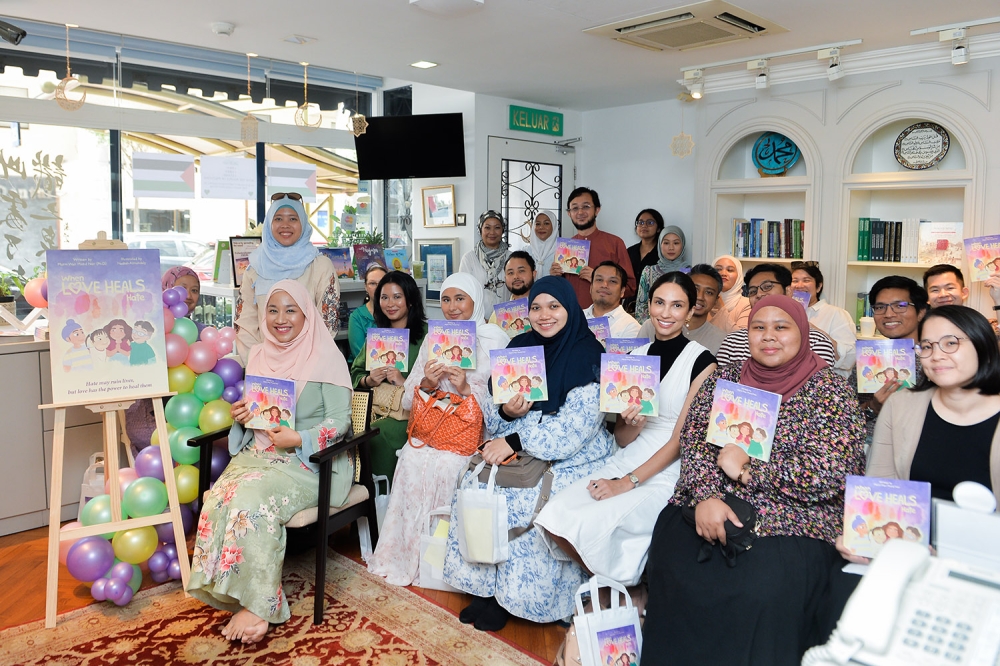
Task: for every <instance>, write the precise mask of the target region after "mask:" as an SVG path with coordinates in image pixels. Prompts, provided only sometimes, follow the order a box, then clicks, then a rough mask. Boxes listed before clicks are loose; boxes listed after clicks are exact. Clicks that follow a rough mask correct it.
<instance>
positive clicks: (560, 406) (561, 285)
mask: <svg viewBox="0 0 1000 666" xmlns="http://www.w3.org/2000/svg"><path fill="white" fill-rule="evenodd" d="M530 303H531V306H530V310H529V313H528V318H529V320H530V321H531V331H529V332H527V333H522V334H521V335H518V336H517V337H515V338H514V339H513V340H511V341H510V344H509V345H508V347H509V348H511V347H533V346H542V347H543V348H544V350H545V368H546V374H547V376H548V377H547V385H548V400H546V401H536V402H530V401H528V400H525V398H524V395H522V394H520V393H519V394H517V395H516V396H514V397H513V398H511V399H510V401H508V402H507V403H506V404H504V405H492V404H491V405H486V406H484V407H483V417H484V419H485V423H486V429H487V431H488V432H489V434H490V436H491V437H492V438H493V439H490V440H488V441H487V442H486V443H485V445H484V447H483V458H484V459H485V460H486V461H487V462H488V463H493V464H496V463H499V462H501V461H503V460H506V459H507V458H509V457H510V456H512V455H513V454H514V453H515V452H517V451H524V452H525V453H528V454H531V455H533V456H535V457H536V458H539V459H541V460H547V461H551V462H552V468H551V470H552V472H553V476H554V479H553V483H552V492H551V494H552V495H554V494H557V493H559V491H561V490H562V489H563V488H567V487H569V486H570V485H571V484H572V483H573V482H574V481H576V480H577V479H580V478H583V477H585V476H587V475H589V474H592V473H593V472H595V471H596V470H598V469H599V468H600V467H601V465H602V464H603V463H604V460H605V459H606V458H607V457H608V456H610V455H611V453H612V449H613V448H614V440H613V439H612V437H611V435H610V434H609V433H608V431H607V429H606V428H605V427H604V415H603V414H601V413H600V411H599V386H598V376H599V373H600V359H601V353H602V352H603V351H604V349H603V347H601V344H600V343H599V342H597V339H596V338H595V337H594V335H593V333H591V332H590V330H589V329H588V328H587V320H586V318H585V317H584V316H583V311H582V310H581V309H580V306H579V305H578V303H577V300H576V295H575V294H574V292H573V289H572V288H571V287H570V286H569V284H568V283H567V282H566V281H565V280H563V279H561V278H558V277H551V276H550V277H544V278H542V279H540V280H538V281H537V282H535V284H534V286H533V287H532V288H531V294H530ZM541 486H542V481H541V480H540V481H539V482H538V484H537V485H536V486H535V487H533V488H499V487H498V492H502V493H503V494H504V495H506V497H507V512H508V528H515V527H529V523H530V521H531V517H532V515H533V514H534V513H535V506H536V504H537V502H538V498H539V495H540V493H541ZM461 487H463V488H469V487H484V484H482V483H480V482H479V481H478V480H477V479H476V478H475V477H474V476H473V475H472V473H471V472H467V473H466V474H465V475H464V477H463V479H462V482H461ZM451 511H452V518H451V526H450V528H449V532H448V549H447V554H446V556H445V564H444V579H445V581H446V582H447V583H448V584H450V585H452V586H454V587H457V588H459V589H461V590H464V591H465V592H468V593H469V594H473V595H475V596H476V597H478V598H477V599H475V600H474V601H473V602H472V604H471V605H470V606H468V607H467V608H466V609H465V610H463V611H462V613H461V615H460V616H459V618H460V619H461V620H462V621H463V622H465V623H467V624H470V623H471V624H474V625H475V627H476V628H477V629H481V630H483V631H496V630H498V629H500V628H502V627H503V626H504V624H506V622H507V618H508V615H509V614H514V615H516V616H518V617H523V618H525V619H528V620H532V621H534V622H552V621H555V620H560V619H562V618H565V617H568V616H570V615H572V614H573V593H574V592H576V589H577V588H578V587H579V586H580V584H581V583H583V582H584V581H585V580H586V579H587V576H586V574H584V572H583V570H582V569H581V568H580V566H579V565H578V564H576V563H575V562H567V561H564V560H557V559H556V558H554V557H553V556H552V555H551V553H550V552H549V549H548V547H547V546H546V545H545V542H544V541H543V540H542V538H541V535H540V534H539V532H538V530H535V529H529V530H528V531H527V532H525V533H524V534H522V535H521V536H519V537H517V538H516V539H514V540H513V541H512V542H511V543H510V556H509V558H508V559H507V561H506V562H502V563H501V564H497V565H492V564H474V563H470V562H466V561H465V560H464V559H463V558H462V555H461V554H460V553H459V548H458V533H457V532H456V528H457V527H458V518H457V514H456V507H455V502H454V501H453V502H452V509H451Z"/></svg>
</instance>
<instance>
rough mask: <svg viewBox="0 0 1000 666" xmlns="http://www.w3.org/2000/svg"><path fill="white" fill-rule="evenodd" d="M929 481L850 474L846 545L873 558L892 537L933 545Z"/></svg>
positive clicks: (845, 521)
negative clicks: (931, 542) (931, 538)
mask: <svg viewBox="0 0 1000 666" xmlns="http://www.w3.org/2000/svg"><path fill="white" fill-rule="evenodd" d="M930 488H931V487H930V484H929V483H926V482H923V481H904V480H900V479H884V478H874V477H867V476H853V475H848V476H847V480H846V484H845V488H844V545H845V546H846V547H847V548H849V549H851V551H852V552H854V554H855V555H860V556H862V557H874V556H875V555H876V554H878V551H879V550H881V548H882V544H884V543H885V542H886V541H889V540H890V539H903V540H905V541H913V542H915V543H919V544H922V545H929V544H930V513H931V511H930V509H931V506H930V503H931V490H930Z"/></svg>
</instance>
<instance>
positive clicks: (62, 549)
mask: <svg viewBox="0 0 1000 666" xmlns="http://www.w3.org/2000/svg"><path fill="white" fill-rule="evenodd" d="M213 461H214V458H213ZM213 469H214V468H213ZM74 527H83V523H81V522H80V521H79V520H74V521H73V522H71V523H66V524H65V525H63V526H62V527H60V528H59V531H60V532H65V531H66V530H71V529H73V528H74ZM77 541H79V539H67V540H66V541H60V542H59V564H62V565H63V566H65V565H66V555H68V554H69V549H70V548H72V547H73V544H74V543H76V542H77Z"/></svg>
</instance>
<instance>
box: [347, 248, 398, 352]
mask: <svg viewBox="0 0 1000 666" xmlns="http://www.w3.org/2000/svg"><path fill="white" fill-rule="evenodd" d="M387 272H388V271H387V270H386V269H385V267H384V266H382V265H380V264H374V263H373V264H371V265H370V266H368V268H367V269H366V270H365V294H367V295H366V297H365V302H364V305H362V306H361V307H359V308H354V311H353V312H351V317H350V319H348V320H347V342H348V344H349V345H350V348H351V358H350V359H348V361H347V362H348V363H353V362H354V359H356V358H357V357H358V354H360V353H361V352H362V351H364V349H365V333H366V332H367V331H368V329H369V328H374V327H375V326H377V324H376V323H375V299H376V296H375V290H376V289H378V284H379V282H380V281H381V280H382V278H383V277H384V276H385V274H386V273H387Z"/></svg>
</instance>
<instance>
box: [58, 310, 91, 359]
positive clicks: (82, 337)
mask: <svg viewBox="0 0 1000 666" xmlns="http://www.w3.org/2000/svg"><path fill="white" fill-rule="evenodd" d="M62 337H63V340H65V341H66V342H68V343H70V344H71V345H73V346H72V348H71V349H70V350H69V351H67V352H66V353H65V354H64V355H63V370H65V371H66V372H72V371H73V370H93V369H94V362H93V361H92V360H91V358H90V350H89V349H87V334H86V333H84V332H83V327H81V326H80V325H79V324H78V323H76V321H75V320H73V319H70V320H68V321H67V322H66V325H65V326H63V331H62Z"/></svg>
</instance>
